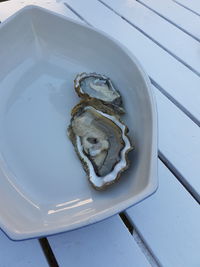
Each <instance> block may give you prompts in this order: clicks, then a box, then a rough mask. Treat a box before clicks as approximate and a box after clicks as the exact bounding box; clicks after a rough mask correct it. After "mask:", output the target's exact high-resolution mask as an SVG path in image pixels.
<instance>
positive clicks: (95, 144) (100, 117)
mask: <svg viewBox="0 0 200 267" xmlns="http://www.w3.org/2000/svg"><path fill="white" fill-rule="evenodd" d="M127 132H128V128H127V127H126V126H125V125H124V124H123V123H122V122H121V121H120V120H119V116H117V115H116V114H115V112H113V111H112V109H110V108H109V107H107V106H105V105H103V104H102V103H101V101H99V100H91V99H87V100H83V101H81V102H80V103H79V104H78V105H77V106H75V107H74V108H73V110H72V119H71V124H70V126H69V128H68V133H69V137H70V139H71V141H72V143H73V145H74V147H75V150H76V152H77V154H78V156H79V158H80V160H81V162H82V164H83V167H84V169H85V171H86V172H87V174H88V177H89V181H90V182H91V184H92V185H93V186H94V187H95V188H96V189H98V190H101V189H104V188H105V187H107V186H108V185H110V184H112V183H114V182H115V181H116V180H117V179H118V178H119V177H120V175H121V173H122V172H123V171H124V170H126V169H127V168H128V164H129V163H128V159H127V154H128V152H129V151H130V150H131V149H132V146H131V144H130V140H129V138H128V136H127Z"/></svg>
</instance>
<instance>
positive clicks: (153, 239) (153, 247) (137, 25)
mask: <svg viewBox="0 0 200 267" xmlns="http://www.w3.org/2000/svg"><path fill="white" fill-rule="evenodd" d="M27 4H36V5H40V6H43V7H46V8H49V9H51V10H54V11H56V12H58V13H61V14H64V15H66V16H67V17H70V18H73V19H76V20H79V21H80V20H82V22H83V23H86V24H90V25H92V26H94V27H96V28H99V29H101V30H103V31H105V32H106V33H108V34H109V35H111V36H113V37H114V38H116V39H118V40H119V41H120V42H122V43H123V44H124V45H125V46H127V47H128V48H129V49H130V51H132V52H133V53H134V54H135V55H136V56H137V58H138V59H139V60H140V62H141V63H142V65H143V67H144V68H145V69H146V71H147V72H148V74H149V76H150V79H151V82H152V89H153V91H154V93H155V96H156V100H157V106H158V121H159V129H158V130H159V158H158V161H159V170H158V171H159V182H160V185H159V189H158V191H157V192H156V193H155V194H154V195H153V196H151V197H150V198H148V199H146V200H144V201H143V202H141V203H139V204H138V205H135V206H134V207H131V208H129V209H127V210H126V211H125V212H124V213H123V214H121V216H119V215H116V216H114V217H112V218H109V219H107V220H105V221H103V222H100V223H98V224H95V225H92V226H89V227H86V228H83V229H79V230H77V231H73V232H69V233H63V234H58V235H56V236H52V237H47V238H43V239H41V240H37V239H34V240H27V241H21V242H14V241H11V240H9V239H8V237H6V236H5V234H4V233H3V232H0V266H5V267H7V266H38V267H39V266H48V262H49V264H50V265H51V266H57V265H59V266H76V267H78V266H81V267H82V266H95V267H96V266H97V267H98V266H99V267H102V266H103V267H109V266H119V267H121V266H123V267H125V266H127V267H129V266H135V267H139V266H142V267H144V266H167V267H179V266H180V267H195V266H196V267H199V266H200V208H199V201H200V194H199V193H200V128H199V126H200V1H199V0H163V1H161V0H138V1H136V0H115V1H114V0H84V1H81V0H63V1H56V0H55V1H53V0H48V1H47V0H46V1H45V0H43V1H42V0H41V1H39V0H37V1H30V0H27V1H19V0H18V1H17V0H11V1H7V2H2V3H0V20H1V21H3V20H4V19H6V18H7V17H8V16H10V15H11V14H12V13H14V12H16V11H17V10H18V9H20V8H21V7H22V6H24V5H27Z"/></svg>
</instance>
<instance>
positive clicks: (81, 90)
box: [74, 73, 124, 114]
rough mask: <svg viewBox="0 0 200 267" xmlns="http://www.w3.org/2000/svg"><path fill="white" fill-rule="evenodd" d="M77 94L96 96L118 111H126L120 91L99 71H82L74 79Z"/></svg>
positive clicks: (83, 96)
mask: <svg viewBox="0 0 200 267" xmlns="http://www.w3.org/2000/svg"><path fill="white" fill-rule="evenodd" d="M74 87H75V90H76V92H77V94H78V95H79V96H80V97H82V98H85V97H86V98H88V97H90V98H96V99H99V100H101V101H102V102H103V103H104V104H106V105H109V106H111V107H112V108H113V109H114V110H115V111H116V112H117V113H122V114H123V113H124V109H123V108H122V99H121V96H120V93H119V92H118V91H117V90H116V89H115V88H114V86H113V84H112V82H111V80H110V79H109V78H108V77H106V76H105V75H100V74H97V73H81V74H78V75H77V76H76V78H75V80H74Z"/></svg>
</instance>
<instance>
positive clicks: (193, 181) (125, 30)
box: [68, 0, 200, 199]
mask: <svg viewBox="0 0 200 267" xmlns="http://www.w3.org/2000/svg"><path fill="white" fill-rule="evenodd" d="M68 2H70V5H71V6H72V7H73V8H74V9H75V10H76V11H77V12H78V13H80V14H81V15H82V16H83V17H84V18H85V19H86V20H87V21H89V23H91V24H92V25H94V26H96V27H99V28H100V29H102V30H104V31H106V32H107V33H109V34H110V35H114V37H117V39H119V40H121V41H124V40H125V44H126V45H127V46H128V48H129V49H130V50H131V51H133V52H135V49H134V48H135V47H134V48H133V44H135V42H138V46H139V49H138V50H137V52H138V53H140V54H142V53H146V54H148V55H150V54H151V52H152V51H151V49H149V50H148V49H147V48H148V47H146V49H141V47H143V43H140V39H138V38H137V36H135V35H134V33H135V32H134V31H133V32H131V30H132V29H131V28H130V27H131V26H130V25H128V24H127V23H126V22H124V21H123V20H121V19H120V18H119V17H118V16H117V15H115V14H114V13H113V12H111V11H110V10H108V9H107V8H106V7H105V6H103V5H101V4H100V3H99V2H94V1H90V0H85V1H84V4H82V2H81V1H79V2H78V1H68ZM95 10H98V12H97V11H96V12H95ZM94 14H95V15H94ZM102 17H103V18H104V20H103V22H104V23H102ZM124 24H125V25H124ZM126 26H127V27H126ZM131 33H132V35H131ZM118 34H119V35H118ZM130 36H133V40H134V42H133V41H132V40H131V39H130ZM120 37H122V38H121V39H120ZM150 48H151V47H150ZM140 54H139V55H140ZM137 56H138V54H137ZM154 65H155V64H152V62H151V66H152V67H153V66H154ZM160 68H162V67H160ZM168 68H169V69H170V68H171V65H169V66H168ZM158 72H159V70H158ZM160 72H161V71H160ZM188 82H190V80H189V81H188ZM156 91H157V89H156ZM190 97H191V101H192V99H194V100H195V97H194V95H192V96H190ZM196 97H197V98H198V99H200V98H199V97H200V91H199V92H198V95H197V96H196ZM186 100H188V99H186ZM157 101H158V114H159V132H160V137H159V149H160V151H161V152H162V154H163V155H164V157H165V158H166V159H167V160H168V161H169V162H170V164H171V165H172V168H174V171H175V172H176V173H180V179H182V181H183V183H184V184H186V185H187V186H188V188H189V190H191V191H192V192H193V193H194V195H195V196H196V198H197V199H199V194H200V186H199V182H198V181H199V178H198V173H200V165H199V159H198V155H199V153H198V151H199V149H200V143H199V140H200V138H199V137H200V129H199V127H198V126H197V125H195V123H193V122H192V121H191V120H190V119H189V118H188V117H187V116H186V115H185V114H183V112H181V111H180V110H179V109H178V108H176V107H175V106H174V105H173V104H172V103H171V102H170V101H169V100H167V98H166V97H164V96H162V95H161V94H159V92H158V93H157ZM198 106H199V105H198ZM186 129H187V131H186ZM172 134H173V135H174V138H173V136H172ZM186 143H187V144H188V146H190V148H188V149H186V148H185V145H183V144H186ZM191 166H192V167H191Z"/></svg>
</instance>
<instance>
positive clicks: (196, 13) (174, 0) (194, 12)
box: [172, 0, 200, 16]
mask: <svg viewBox="0 0 200 267" xmlns="http://www.w3.org/2000/svg"><path fill="white" fill-rule="evenodd" d="M172 1H173V2H174V3H176V4H177V5H179V6H181V7H183V8H185V9H187V10H189V11H190V12H192V13H193V14H195V15H197V16H200V14H199V13H198V12H196V11H194V10H192V9H191V8H189V7H187V6H185V5H183V4H181V3H179V2H178V1H176V0H172Z"/></svg>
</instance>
